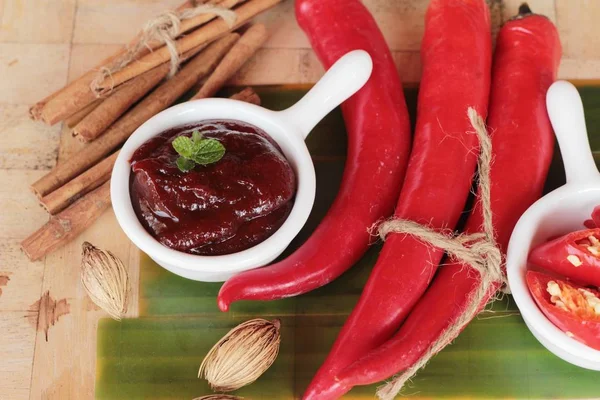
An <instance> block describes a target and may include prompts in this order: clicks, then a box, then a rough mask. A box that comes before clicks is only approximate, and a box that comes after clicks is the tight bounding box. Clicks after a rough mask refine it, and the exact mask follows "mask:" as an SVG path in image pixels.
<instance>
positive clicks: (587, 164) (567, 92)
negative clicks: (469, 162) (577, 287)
mask: <svg viewBox="0 0 600 400" xmlns="http://www.w3.org/2000/svg"><path fill="white" fill-rule="evenodd" d="M546 105H547V108H548V115H549V116H550V121H551V122H552V127H553V128H554V132H555V134H556V138H557V140H558V144H559V146H560V152H561V154H562V159H563V162H564V165H565V173H566V177H567V183H566V184H565V185H564V186H561V187H560V188H558V189H556V190H554V191H553V192H551V193H548V194H547V195H546V196H544V197H543V198H541V199H540V200H538V201H537V202H535V203H534V204H533V205H532V206H531V207H530V208H529V209H528V210H527V211H526V212H525V213H524V214H523V215H522V216H521V218H520V219H519V222H518V223H517V225H516V226H515V229H514V231H513V233H512V236H511V238H510V243H509V245H508V250H507V257H506V269H507V273H508V283H509V286H510V289H511V291H512V294H513V297H514V299H515V302H516V303H517V306H518V307H519V310H520V311H521V314H522V316H523V319H524V320H525V323H526V324H527V326H528V327H529V330H530V331H531V333H533V335H534V336H535V337H536V338H537V339H538V340H539V342H540V343H541V344H543V345H544V346H545V347H546V348H547V349H548V350H550V351H551V352H552V353H554V354H556V355H557V356H558V357H560V358H562V359H563V360H565V361H568V362H570V363H572V364H575V365H578V366H580V367H583V368H589V369H593V370H599V371H600V351H598V350H594V349H592V348H590V347H588V346H586V345H584V344H582V343H580V342H578V341H576V340H575V339H572V338H570V337H568V336H567V335H566V334H565V333H563V332H562V331H561V330H560V329H558V328H557V327H556V326H555V325H554V324H552V323H551V322H550V321H549V320H548V319H547V318H546V317H545V316H544V314H543V313H542V312H541V311H540V309H539V308H538V307H537V305H536V303H535V301H534V299H533V298H532V296H531V294H530V293H529V289H528V287H527V283H526V281H525V273H526V270H527V256H528V255H529V252H530V251H531V249H532V248H533V247H535V246H536V245H538V244H540V243H542V242H545V241H547V240H548V239H549V238H551V237H556V236H558V235H563V234H566V233H568V232H572V231H575V230H580V229H584V225H583V222H584V221H585V220H586V219H590V216H591V214H592V210H593V209H594V207H596V206H598V205H600V174H598V169H597V168H596V164H595V162H594V157H593V155H592V152H591V150H590V145H589V143H588V137H587V130H586V126H585V119H584V114H583V105H582V103H581V98H580V96H579V93H578V91H577V89H576V88H575V86H573V85H572V84H571V83H569V82H566V81H558V82H555V83H554V84H553V85H552V86H551V87H550V89H549V90H548V93H547V95H546Z"/></svg>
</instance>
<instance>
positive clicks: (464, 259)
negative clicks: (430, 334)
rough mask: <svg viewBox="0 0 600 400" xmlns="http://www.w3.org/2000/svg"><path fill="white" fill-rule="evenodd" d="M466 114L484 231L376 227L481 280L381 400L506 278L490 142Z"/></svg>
mask: <svg viewBox="0 0 600 400" xmlns="http://www.w3.org/2000/svg"><path fill="white" fill-rule="evenodd" d="M467 115H468V117H469V121H470V122H471V125H472V126H473V128H474V129H475V133H476V134H477V137H478V139H479V145H480V154H479V159H478V161H477V167H478V171H479V182H478V195H479V199H480V200H479V201H480V202H481V209H482V213H483V225H482V230H483V232H479V233H472V234H460V235H456V236H455V235H452V234H444V233H440V232H437V231H435V230H433V229H431V228H428V227H425V226H422V225H419V224H417V223H416V222H413V221H408V220H402V219H390V220H388V221H385V222H383V223H382V224H381V225H379V227H378V234H379V236H380V237H381V238H382V239H383V240H385V237H386V236H387V235H388V234H389V233H392V232H394V233H404V234H407V235H412V236H415V237H416V238H418V239H419V240H420V241H422V242H424V243H428V244H430V245H431V246H433V247H437V248H440V249H442V250H444V251H445V252H446V253H447V254H448V255H450V256H452V257H454V258H455V259H456V260H458V261H460V262H461V263H463V264H466V265H468V266H469V267H471V268H473V269H474V270H475V271H477V272H478V273H479V280H480V283H479V285H478V287H477V288H476V289H475V290H474V291H473V293H472V294H471V296H470V298H469V302H468V303H467V307H466V308H465V309H464V310H463V311H462V313H461V314H460V315H459V316H458V317H457V318H456V320H455V321H454V323H453V324H452V325H450V326H449V327H448V328H446V330H445V331H444V332H443V333H442V334H441V335H440V337H439V338H438V339H437V340H436V341H435V342H434V343H433V344H432V345H431V346H430V347H429V349H427V351H426V352H425V354H423V356H422V357H421V358H420V359H419V360H418V361H417V362H416V363H415V364H414V365H413V366H412V367H410V368H408V369H407V370H406V371H404V372H403V373H402V374H400V375H398V376H396V377H394V378H393V379H392V381H390V382H388V383H387V384H385V385H384V386H383V387H381V388H379V389H378V391H377V395H378V396H379V398H380V399H382V400H388V399H393V398H394V397H395V396H396V395H397V394H398V392H399V391H400V390H401V389H402V387H403V386H404V384H405V383H406V381H408V380H409V379H410V378H411V377H412V376H413V375H415V374H416V373H417V371H418V370H419V369H421V368H422V367H424V366H425V364H427V363H428V362H429V360H430V359H431V358H432V357H433V356H434V355H435V354H437V353H438V352H439V351H441V350H442V349H443V348H444V347H446V345H448V344H449V343H450V342H451V341H452V340H454V338H456V337H457V336H458V334H459V333H460V332H461V331H462V329H463V328H464V327H465V326H466V325H467V324H468V323H469V322H470V321H471V320H472V319H473V318H474V317H475V315H476V314H477V312H478V311H479V308H480V306H481V304H482V303H483V302H484V301H486V300H487V299H488V297H489V294H490V293H489V291H490V289H491V288H492V286H493V285H497V284H499V283H504V282H505V281H506V279H505V276H504V272H503V271H502V268H501V267H502V252H501V251H500V248H499V247H498V245H497V243H496V240H495V238H494V226H493V225H492V209H491V200H490V186H491V185H490V168H491V163H492V142H491V140H490V137H489V135H488V134H487V130H486V127H485V122H484V121H483V119H482V118H481V116H479V115H478V114H477V112H476V111H475V109H473V108H471V107H469V109H468V110H467Z"/></svg>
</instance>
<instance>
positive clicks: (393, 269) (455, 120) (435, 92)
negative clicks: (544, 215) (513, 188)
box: [304, 0, 492, 399]
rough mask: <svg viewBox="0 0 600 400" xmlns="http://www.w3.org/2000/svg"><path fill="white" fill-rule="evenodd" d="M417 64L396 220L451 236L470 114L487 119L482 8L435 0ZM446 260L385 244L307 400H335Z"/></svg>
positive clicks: (397, 238) (464, 177) (473, 146)
mask: <svg viewBox="0 0 600 400" xmlns="http://www.w3.org/2000/svg"><path fill="white" fill-rule="evenodd" d="M448 32H452V35H448ZM421 59H422V63H423V74H422V77H421V85H420V89H419V102H418V109H417V114H418V119H417V126H416V131H415V137H414V143H413V150H412V153H411V157H410V161H409V164H408V171H407V174H406V178H405V182H404V186H403V187H402V191H401V192H400V198H399V200H398V204H397V205H396V212H395V217H396V218H401V219H409V220H412V221H416V222H419V223H421V224H425V225H428V226H430V227H432V228H434V229H438V230H441V229H444V228H454V226H455V225H456V223H457V222H458V219H459V217H460V214H461V212H462V211H463V209H464V206H465V202H466V199H467V196H468V194H469V190H470V188H471V183H472V180H473V174H474V171H475V165H476V160H477V147H478V141H477V136H476V135H475V134H474V133H473V132H472V131H473V128H472V126H471V124H470V123H469V119H468V118H467V109H468V108H469V107H474V108H475V109H476V110H477V112H478V113H479V114H481V115H483V116H485V115H486V113H487V105H488V98H489V90H490V79H491V63H492V41H491V38H490V17H489V10H488V7H487V5H486V2H485V1H484V0H463V1H455V2H448V1H446V0H433V1H432V2H431V3H430V5H429V7H428V9H427V14H426V17H425V35H424V37H423V42H422V45H421ZM449 66H451V67H449ZM443 254H444V252H443V251H442V250H440V249H432V248H431V247H430V246H428V245H426V244H424V243H422V242H421V241H419V240H418V239H416V238H415V237H413V236H406V235H403V234H390V235H388V236H387V238H386V242H385V244H384V246H383V249H382V251H381V254H380V255H379V259H378V260H377V263H376V264H375V267H374V269H373V271H372V273H371V276H370V277H369V280H368V282H367V284H366V286H365V289H364V291H363V294H362V296H361V297H360V299H359V301H358V304H357V305H356V307H355V308H354V311H353V312H352V314H350V317H349V318H348V320H347V321H346V323H345V325H344V327H343V328H342V331H341V332H340V334H339V336H338V338H337V340H336V342H335V344H334V345H333V348H332V350H331V352H330V353H329V356H328V357H327V359H326V361H325V363H324V364H323V365H322V366H321V368H320V369H319V371H318V373H317V375H316V376H315V377H314V378H313V380H312V382H311V384H310V386H309V387H308V389H307V391H306V393H305V395H304V398H305V399H324V398H328V396H329V395H331V398H334V397H335V393H334V392H335V387H336V385H335V382H334V381H333V379H334V376H335V374H337V373H338V372H339V371H340V370H342V369H343V368H345V367H347V366H348V365H350V364H351V363H352V362H354V361H356V360H357V359H359V358H360V357H362V356H363V355H365V354H366V353H367V352H369V351H370V350H372V349H374V348H376V347H377V346H379V345H381V344H382V343H383V342H385V341H386V340H387V339H389V338H390V337H391V336H392V335H393V334H394V332H395V331H396V330H397V329H398V327H399V326H400V325H401V323H402V321H403V320H404V319H405V318H406V315H407V314H408V313H409V312H410V310H411V309H412V307H413V306H414V304H415V303H416V302H417V300H418V299H419V297H421V295H422V294H423V292H424V291H425V289H427V286H428V285H429V283H430V281H431V278H432V277H433V275H434V273H435V270H436V268H437V266H438V264H439V262H440V260H441V259H442V256H443ZM367 327H368V328H367ZM330 391H332V392H330Z"/></svg>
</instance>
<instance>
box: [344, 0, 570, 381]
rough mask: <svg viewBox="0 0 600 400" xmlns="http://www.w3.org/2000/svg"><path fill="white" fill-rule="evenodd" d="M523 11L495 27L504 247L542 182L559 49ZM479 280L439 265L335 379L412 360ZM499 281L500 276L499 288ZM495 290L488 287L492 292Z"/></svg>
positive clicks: (498, 215) (498, 194)
mask: <svg viewBox="0 0 600 400" xmlns="http://www.w3.org/2000/svg"><path fill="white" fill-rule="evenodd" d="M519 11H520V15H519V17H517V18H515V19H513V20H511V21H508V22H507V23H506V24H505V25H504V26H503V27H502V29H501V30H500V32H499V34H498V40H497V44H496V51H495V53H494V65H493V70H492V88H491V96H490V108H489V117H488V125H489V132H490V133H491V135H492V146H493V150H492V151H493V155H494V161H493V164H492V167H491V185H492V186H491V205H492V213H493V223H494V228H495V231H496V241H497V243H498V244H499V246H500V247H501V249H502V251H505V250H506V246H507V244H508V240H509V238H510V234H511V233H512V230H513V228H514V226H515V224H516V222H517V220H518V219H519V217H520V216H521V214H523V212H524V211H525V210H526V209H527V208H528V207H529V206H530V205H531V204H532V203H533V202H534V201H535V200H536V199H537V198H539V196H540V195H541V193H542V190H543V187H544V181H545V179H546V174H547V172H548V168H549V165H550V161H551V159H552V151H553V148H554V137H553V134H552V127H551V125H550V121H549V119H548V115H547V112H546V106H545V104H546V100H545V98H546V91H547V90H548V87H549V86H550V85H551V84H552V82H553V81H554V80H555V77H556V72H557V69H558V64H559V61H560V53H561V50H560V40H559V37H558V33H557V31H556V28H555V27H554V25H553V24H552V23H551V22H550V20H548V19H547V18H545V17H543V16H540V15H533V14H527V12H528V11H529V10H528V8H525V7H522V8H521V9H520V10H519ZM482 222H483V218H482V213H481V207H480V202H479V201H477V203H476V206H475V208H474V210H473V212H472V213H471V215H470V217H469V220H468V222H467V225H466V228H465V231H466V232H467V233H473V232H478V231H480V229H481V225H482ZM478 284H479V278H478V275H477V272H475V271H473V270H472V269H471V268H470V267H469V266H467V265H462V264H459V263H456V262H454V263H451V264H448V265H444V266H442V267H441V268H440V269H439V271H438V274H437V275H436V277H435V279H434V280H433V282H432V284H431V286H430V287H429V288H428V289H427V291H426V292H425V294H424V295H423V297H421V299H420V300H419V302H418V303H417V304H416V306H415V307H414V308H413V310H412V311H411V313H410V314H409V316H408V318H407V319H406V321H405V322H404V324H403V325H402V326H401V327H400V329H399V331H398V332H397V333H396V335H395V336H394V337H393V338H392V339H390V340H389V341H387V342H386V343H385V344H383V345H382V346H380V347H378V348H377V349H376V350H374V351H372V352H370V353H369V354H368V355H366V356H365V357H363V358H362V359H361V360H359V361H357V362H356V363H354V364H353V365H351V366H350V367H348V368H346V369H345V370H343V371H342V372H341V373H340V374H338V375H337V377H336V378H337V380H338V383H337V385H338V386H340V388H343V389H344V390H349V389H350V388H351V387H352V386H355V385H366V384H371V383H375V382H379V381H382V380H384V379H387V378H389V377H391V376H392V375H394V374H396V373H398V372H400V371H405V370H406V369H408V368H410V367H411V366H413V365H414V364H415V363H416V362H417V361H418V360H419V359H420V358H421V357H422V356H423V354H424V353H425V352H426V351H427V350H428V349H429V348H430V347H431V346H432V344H433V343H435V342H436V340H437V339H438V338H440V337H441V335H442V334H443V333H444V332H445V331H446V329H447V328H448V327H449V326H450V325H451V324H453V323H454V322H455V321H456V318H457V317H458V316H459V315H461V314H462V312H463V310H465V308H466V307H467V306H468V304H469V301H470V298H471V293H472V291H473V289H474V288H475V287H477V285H478ZM499 286H500V282H497V284H496V287H495V288H494V289H497V288H498V287H499ZM494 292H495V290H493V291H490V298H491V296H492V295H493V294H494ZM484 305H485V304H483V303H482V304H481V305H480V306H481V307H483V306H484ZM453 339H454V338H449V339H448V343H449V342H450V341H451V340H453Z"/></svg>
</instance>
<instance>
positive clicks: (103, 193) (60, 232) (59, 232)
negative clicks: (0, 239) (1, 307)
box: [21, 181, 110, 261]
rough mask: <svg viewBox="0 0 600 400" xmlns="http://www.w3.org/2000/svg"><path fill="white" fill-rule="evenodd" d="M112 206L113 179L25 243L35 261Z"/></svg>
mask: <svg viewBox="0 0 600 400" xmlns="http://www.w3.org/2000/svg"><path fill="white" fill-rule="evenodd" d="M108 207H110V181H107V182H105V183H104V184H103V185H102V186H100V187H98V188H97V189H95V190H94V191H93V192H90V193H88V195H87V196H85V197H82V198H81V199H79V200H77V201H76V202H75V203H74V204H73V205H72V206H71V207H69V208H67V209H65V210H64V211H62V212H61V213H59V214H57V215H55V216H54V217H52V218H50V220H49V221H48V222H47V223H46V224H45V225H44V226H42V227H41V228H40V229H38V230H37V231H36V232H34V233H33V234H32V235H31V236H29V237H28V238H27V239H25V240H23V242H21V249H22V250H23V252H25V254H26V255H27V257H29V259H30V260H31V261H35V260H39V259H41V258H43V257H44V256H45V255H47V254H49V253H51V252H52V251H54V250H56V249H58V248H59V247H62V246H63V245H64V244H65V243H68V242H70V241H71V240H72V239H73V238H75V237H77V236H78V235H79V234H80V233H81V232H83V231H84V230H85V229H86V228H87V227H88V226H90V225H91V224H92V223H93V222H94V221H95V220H96V219H98V217H99V216H100V215H102V213H103V212H104V211H105V210H106V209H107V208H108Z"/></svg>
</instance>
